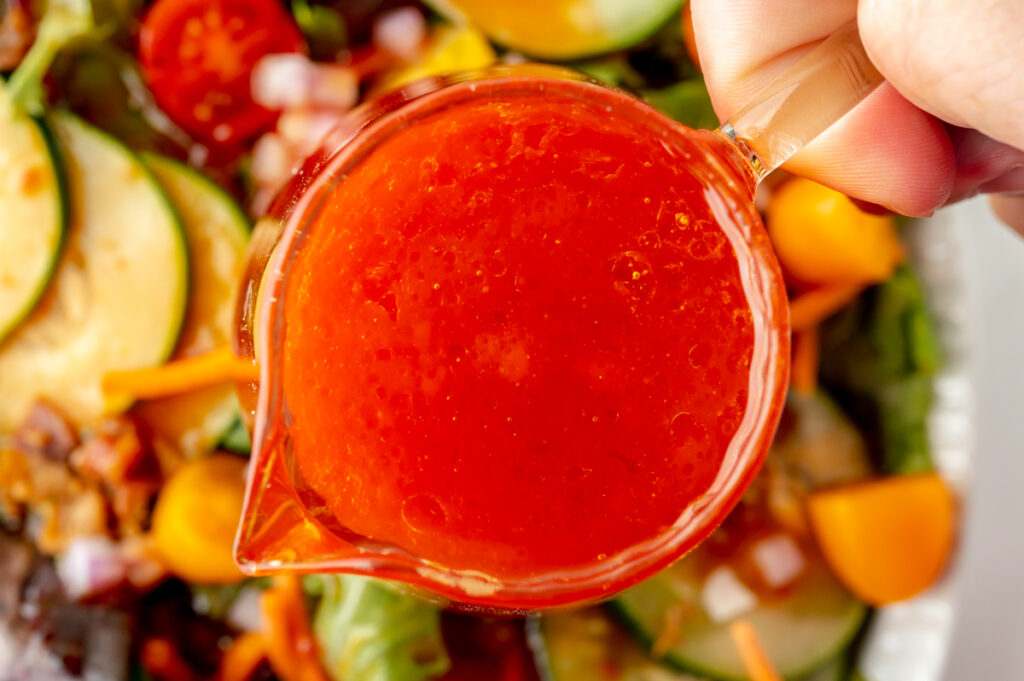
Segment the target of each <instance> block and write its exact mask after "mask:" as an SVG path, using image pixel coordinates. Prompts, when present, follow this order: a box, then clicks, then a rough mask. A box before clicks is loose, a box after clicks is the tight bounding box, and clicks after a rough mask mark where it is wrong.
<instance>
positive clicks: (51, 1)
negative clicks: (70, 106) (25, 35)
mask: <svg viewBox="0 0 1024 681" xmlns="http://www.w3.org/2000/svg"><path fill="white" fill-rule="evenodd" d="M92 28H93V19H92V7H91V6H90V4H89V0H48V1H47V2H46V5H45V10H44V13H43V20H42V21H41V22H40V23H39V29H38V32H37V33H36V39H35V42H34V43H32V47H31V48H30V49H29V51H28V54H26V55H25V58H24V59H23V60H22V61H21V64H20V65H19V66H18V68H17V70H15V72H14V73H13V74H11V77H10V80H8V81H7V87H8V93H9V94H10V97H11V99H12V100H13V101H14V102H17V104H18V106H21V107H23V108H24V110H25V111H27V112H28V113H30V114H32V115H33V116H39V115H42V113H43V111H44V106H45V102H46V97H45V94H44V93H43V78H44V77H45V76H46V72H47V71H48V70H49V68H50V64H51V62H53V58H54V57H55V56H57V52H58V51H59V50H60V49H61V48H62V47H64V46H65V45H67V43H69V42H70V41H72V40H74V39H75V38H78V37H81V36H83V35H85V34H86V33H88V32H89V31H90V30H92Z"/></svg>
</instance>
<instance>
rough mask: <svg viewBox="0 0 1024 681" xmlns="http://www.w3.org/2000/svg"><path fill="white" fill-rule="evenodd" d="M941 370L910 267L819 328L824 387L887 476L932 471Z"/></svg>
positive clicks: (936, 343)
mask: <svg viewBox="0 0 1024 681" xmlns="http://www.w3.org/2000/svg"><path fill="white" fill-rule="evenodd" d="M939 364H940V350H939V340H938V335H937V333H936V330H935V326H934V324H933V323H932V320H931V317H930V315H929V313H928V309H927V306H926V304H925V299H924V293H923V291H922V289H921V284H920V282H919V281H918V279H917V276H916V275H915V274H914V272H913V270H912V269H911V268H910V267H908V266H904V267H902V268H900V269H899V270H898V271H897V272H896V273H895V274H894V275H893V277H892V278H891V279H889V280H888V281H886V282H885V283H883V284H879V285H878V286H874V287H872V288H870V289H868V290H867V291H866V292H865V293H864V294H863V295H862V296H861V297H860V299H859V300H858V301H857V302H856V303H855V304H854V305H853V306H851V307H850V308H848V309H847V310H845V311H843V312H842V313H840V314H839V315H837V316H836V317H834V318H833V319H831V320H830V321H829V322H827V323H826V324H825V325H824V327H823V329H822V367H821V374H822V380H823V383H824V384H825V385H826V387H827V388H828V389H829V390H830V391H831V392H832V393H833V395H834V396H835V397H836V398H837V399H838V400H839V401H840V402H841V403H843V405H844V406H845V407H847V409H848V411H849V412H850V413H851V415H852V416H853V417H854V419H855V420H857V421H858V422H859V423H860V425H861V426H862V428H863V429H864V431H865V432H866V433H867V434H868V435H869V444H871V445H872V449H873V451H874V452H875V454H876V456H877V458H878V461H879V464H880V466H881V468H882V470H883V471H884V472H886V473H891V474H900V473H919V472H924V471H928V470H931V468H932V461H931V456H930V453H929V446H928V433H927V427H926V426H927V423H926V421H927V416H928V412H929V410H930V409H931V405H932V397H933V395H932V380H933V377H934V375H935V372H936V371H937V369H938V367H939Z"/></svg>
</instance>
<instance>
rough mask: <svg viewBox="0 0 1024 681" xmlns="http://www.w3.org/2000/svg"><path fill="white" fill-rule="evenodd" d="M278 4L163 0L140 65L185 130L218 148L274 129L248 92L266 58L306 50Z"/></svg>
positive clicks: (150, 21)
mask: <svg viewBox="0 0 1024 681" xmlns="http://www.w3.org/2000/svg"><path fill="white" fill-rule="evenodd" d="M304 50H305V43H304V42H303V38H302V33H301V32H300V31H299V28H298V26H296V25H295V22H294V21H293V20H292V18H291V17H290V16H289V15H288V13H287V12H286V11H285V10H284V9H283V8H282V7H281V5H280V3H278V2H276V0H157V2H156V3H155V4H154V5H153V6H152V8H151V9H150V10H149V12H148V13H147V14H146V16H145V18H144V20H143V23H142V29H141V31H140V33H139V61H140V62H141V64H142V71H143V75H144V76H145V79H146V82H147V84H148V85H149V87H150V89H151V90H152V91H153V96H154V97H155V98H156V102H157V104H159V105H160V107H161V108H162V109H163V110H164V111H165V112H166V113H167V115H168V116H170V117H171V119H172V120H174V122H175V123H177V124H178V125H179V126H181V127H182V128H183V129H184V130H185V131H186V132H188V133H190V134H191V135H193V136H194V137H196V138H197V139H199V140H201V141H204V142H207V143H213V144H217V145H230V144H231V143H234V142H238V141H241V140H244V139H246V138H249V137H252V136H253V135H255V134H256V133H258V132H260V131H261V130H263V129H265V128H267V127H268V126H270V125H271V124H272V123H273V122H274V119H275V117H276V114H275V113H274V112H272V111H268V110H267V109H265V108H263V107H261V106H260V105H258V104H257V103H256V102H254V101H253V98H252V92H251V89H250V86H249V81H250V76H251V74H252V70H253V67H254V66H255V65H256V62H257V61H259V59H260V58H261V57H263V56H265V55H268V54H276V53H286V52H303V51H304Z"/></svg>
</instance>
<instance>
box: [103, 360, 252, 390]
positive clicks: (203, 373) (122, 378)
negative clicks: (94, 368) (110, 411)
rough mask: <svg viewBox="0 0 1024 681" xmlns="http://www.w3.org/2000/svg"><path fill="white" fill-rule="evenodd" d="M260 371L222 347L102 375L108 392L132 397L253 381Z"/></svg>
mask: <svg viewBox="0 0 1024 681" xmlns="http://www.w3.org/2000/svg"><path fill="white" fill-rule="evenodd" d="M258 379H259V372H258V370H257V369H256V367H255V366H254V365H253V364H252V363H251V362H250V361H248V360H246V359H242V358H240V357H238V356H237V355H235V353H234V352H232V351H231V348H227V347H221V348H218V349H216V350H211V351H210V352H206V353H203V354H201V355H195V356H193V357H186V358H184V359H179V360H175V361H173V362H168V363H167V364H163V365H161V366H158V367H149V368H146V369H136V370H126V371H112V372H109V373H107V374H105V375H104V377H103V390H104V391H105V392H106V393H108V394H110V395H127V396H130V397H132V398H135V399H139V398H155V397H167V396H169V395H178V394H181V393H185V392H189V391H191V390H198V389H200V388H207V387H209V386H213V385H217V384H219V383H227V382H230V381H255V380H258Z"/></svg>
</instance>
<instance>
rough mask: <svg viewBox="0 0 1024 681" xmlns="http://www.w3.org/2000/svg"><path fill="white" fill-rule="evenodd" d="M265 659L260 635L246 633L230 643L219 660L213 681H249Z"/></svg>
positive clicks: (264, 643) (263, 641) (262, 639)
mask: <svg viewBox="0 0 1024 681" xmlns="http://www.w3.org/2000/svg"><path fill="white" fill-rule="evenodd" d="M266 657H267V643H266V640H265V639H264V637H263V635H262V634H258V633H256V632H252V631H249V632H246V633H244V634H242V635H241V636H239V637H238V638H236V639H235V640H234V641H232V642H231V645H230V646H229V647H228V649H227V650H225V651H224V657H222V658H221V660H220V667H219V668H218V669H217V676H216V678H215V681H249V679H250V678H251V677H252V674H253V672H254V671H256V667H258V666H259V664H260V662H262V661H263V660H265V659H266Z"/></svg>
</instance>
